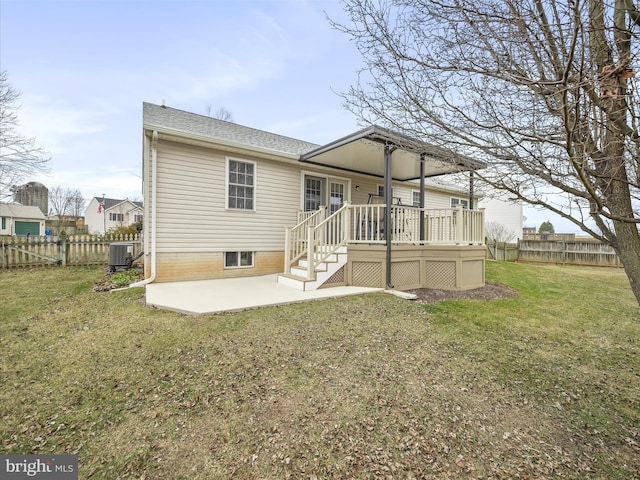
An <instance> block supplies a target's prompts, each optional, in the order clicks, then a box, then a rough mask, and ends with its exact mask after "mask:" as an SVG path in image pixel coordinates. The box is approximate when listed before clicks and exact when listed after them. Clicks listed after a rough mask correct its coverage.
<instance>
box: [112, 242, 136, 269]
mask: <svg viewBox="0 0 640 480" xmlns="http://www.w3.org/2000/svg"><path fill="white" fill-rule="evenodd" d="M132 263H133V243H132V242H113V243H112V244H111V245H110V246H109V271H110V272H115V271H116V269H117V268H118V267H125V268H131V264H132Z"/></svg>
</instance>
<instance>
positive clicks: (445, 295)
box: [407, 282, 520, 303]
mask: <svg viewBox="0 0 640 480" xmlns="http://www.w3.org/2000/svg"><path fill="white" fill-rule="evenodd" d="M407 293H413V294H414V295H416V296H417V297H418V298H416V301H418V302H422V303H436V302H441V301H443V300H462V299H471V300H499V299H501V298H509V297H515V296H516V295H518V293H520V292H519V291H518V290H516V289H515V288H511V287H509V286H507V285H503V284H502V283H497V282H486V283H485V286H484V287H481V288H475V289H473V290H464V291H456V290H436V289H431V288H418V289H416V290H407Z"/></svg>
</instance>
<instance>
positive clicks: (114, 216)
mask: <svg viewBox="0 0 640 480" xmlns="http://www.w3.org/2000/svg"><path fill="white" fill-rule="evenodd" d="M109 220H110V221H112V222H124V213H113V212H111V213H109Z"/></svg>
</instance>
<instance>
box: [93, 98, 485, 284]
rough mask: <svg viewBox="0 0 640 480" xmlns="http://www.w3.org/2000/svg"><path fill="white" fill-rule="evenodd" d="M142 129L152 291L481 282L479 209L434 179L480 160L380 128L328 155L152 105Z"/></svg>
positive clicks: (333, 146) (463, 193)
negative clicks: (269, 279)
mask: <svg viewBox="0 0 640 480" xmlns="http://www.w3.org/2000/svg"><path fill="white" fill-rule="evenodd" d="M143 130H144V137H143V138H144V143H143V186H144V198H145V204H144V209H145V211H144V231H145V238H144V251H145V257H144V258H145V274H146V276H147V277H148V281H181V280H197V279H211V278H226V277H238V276H252V275H264V274H272V273H279V274H281V275H280V276H279V281H280V282H281V283H285V284H288V285H291V286H294V287H296V288H301V289H313V288H317V287H319V286H320V285H322V284H323V283H324V284H325V286H326V285H329V284H342V285H345V284H346V285H361V286H374V287H391V286H395V288H399V289H402V288H404V289H408V288H420V287H423V286H426V287H434V288H436V287H437V288H448V289H468V288H476V287H479V286H482V285H484V258H485V253H486V248H485V246H484V243H483V242H484V219H483V214H482V212H481V211H478V210H469V209H464V207H465V205H464V204H465V203H466V204H467V205H466V206H469V205H468V199H469V194H468V192H469V191H468V189H467V186H466V185H458V186H456V187H455V188H453V189H452V188H446V187H444V186H441V185H436V184H433V183H432V182H429V183H427V180H426V179H428V177H436V176H439V175H445V174H449V173H456V172H461V171H465V170H470V169H471V170H475V169H479V168H483V167H484V165H483V164H482V163H481V162H477V161H475V160H473V159H470V158H468V157H462V156H457V155H455V154H453V153H452V152H450V151H448V150H444V149H442V148H437V147H433V146H430V145H427V144H425V143H423V142H419V141H417V140H415V139H412V138H409V137H406V136H403V135H400V134H398V133H395V132H392V131H389V130H386V129H383V128H380V127H377V126H371V127H368V128H365V129H363V130H360V131H358V132H355V133H353V134H352V135H349V136H347V137H344V138H341V139H339V140H336V141H335V142H332V143H330V144H328V145H325V146H320V145H316V144H312V143H308V142H304V141H301V140H296V139H292V138H288V137H284V136H281V135H276V134H272V133H268V132H265V131H261V130H256V129H253V128H248V127H244V126H241V125H237V124H234V123H230V122H225V121H222V120H218V119H215V118H210V117H206V116H201V115H196V114H193V113H189V112H184V111H181V110H177V109H173V108H169V107H165V106H158V105H154V104H150V103H144V105H143ZM421 192H422V194H421ZM385 193H387V194H386V195H385ZM98 200H99V199H98ZM92 205H93V201H92ZM91 208H95V207H92V206H90V209H91ZM385 226H387V227H388V228H385ZM308 260H311V261H308Z"/></svg>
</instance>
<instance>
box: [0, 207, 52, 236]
mask: <svg viewBox="0 0 640 480" xmlns="http://www.w3.org/2000/svg"><path fill="white" fill-rule="evenodd" d="M44 234H45V216H44V214H43V213H42V210H40V208H39V207H35V206H27V205H20V204H19V203H0V235H44Z"/></svg>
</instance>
